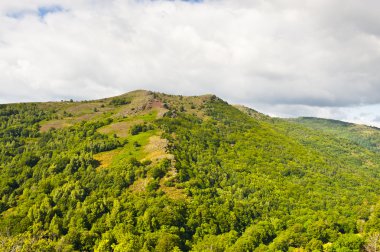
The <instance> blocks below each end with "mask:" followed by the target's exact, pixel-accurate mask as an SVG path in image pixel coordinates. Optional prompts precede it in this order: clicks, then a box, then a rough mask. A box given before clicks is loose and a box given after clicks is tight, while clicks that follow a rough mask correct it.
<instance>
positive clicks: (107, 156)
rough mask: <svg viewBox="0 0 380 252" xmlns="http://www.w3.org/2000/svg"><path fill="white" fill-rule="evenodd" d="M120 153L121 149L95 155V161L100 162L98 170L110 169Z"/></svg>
mask: <svg viewBox="0 0 380 252" xmlns="http://www.w3.org/2000/svg"><path fill="white" fill-rule="evenodd" d="M120 152H121V150H120V149H116V150H112V151H106V152H101V153H97V154H95V155H94V159H95V160H97V161H99V162H100V166H99V167H98V169H101V168H107V167H109V166H110V165H111V163H112V160H113V158H114V157H115V156H116V155H117V154H119V153H120Z"/></svg>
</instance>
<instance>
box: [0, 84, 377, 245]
mask: <svg viewBox="0 0 380 252" xmlns="http://www.w3.org/2000/svg"><path fill="white" fill-rule="evenodd" d="M379 140H380V137H379V130H378V129H376V128H370V127H365V126H358V125H351V124H350V125H346V124H344V123H340V122H336V121H334V122H332V121H327V120H323V119H314V118H309V119H307V118H300V119H296V120H285V119H279V118H271V117H269V116H266V115H263V114H261V113H259V112H257V111H255V110H253V109H250V108H246V107H242V106H231V105H229V104H228V103H227V102H225V101H223V100H221V99H220V98H218V97H216V96H214V95H204V96H175V95H167V94H162V93H157V92H150V91H144V90H138V91H134V92H130V93H127V94H124V95H121V96H116V97H111V98H105V99H100V100H94V101H81V102H74V101H62V102H47V103H23V104H4V105H1V106H0V146H1V148H0V177H1V179H0V199H1V201H0V214H1V215H0V246H1V249H2V250H3V251H361V250H364V249H365V250H366V251H375V250H376V246H378V243H379V237H380V236H379V232H380V220H379V218H378V216H379V215H380V204H379V203H378V202H379V194H378V192H379V190H380V176H379V174H380V157H379V142H380V141H379ZM374 249H375V250H374Z"/></svg>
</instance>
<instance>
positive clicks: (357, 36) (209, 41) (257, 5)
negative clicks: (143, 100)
mask: <svg viewBox="0 0 380 252" xmlns="http://www.w3.org/2000/svg"><path fill="white" fill-rule="evenodd" d="M54 6H59V7H61V9H58V10H59V11H55V12H51V13H46V15H44V16H43V17H42V16H41V15H39V8H51V7H54ZM378 9H380V2H379V1H376V0H369V1H366V2H363V1H356V0H348V1H345V2H344V4H343V3H342V2H341V1H338V0H330V1H327V0H322V1H321V0H310V1H295V0H269V1H263V0H256V1H253V0H249V1H248V0H209V1H207V0H206V1H204V2H202V3H197V4H196V3H188V2H183V1H147V0H146V1H144V0H142V1H141V0H140V1H138V0H129V1H125V0H114V1H105V0H95V1H94V0H79V1H69V0H56V1H51V0H36V1H27V0H20V1H4V2H3V3H0V72H1V73H2V74H0V102H11V101H20V100H22V101H29V100H46V99H49V100H60V99H64V98H67V97H73V98H76V99H80V98H82V99H91V98H99V97H104V96H110V95H115V94H118V93H122V92H127V91H130V90H134V89H140V88H145V89H152V90H158V91H162V92H168V93H181V94H185V95H186V94H202V93H215V94H217V95H218V96H220V97H222V98H224V99H227V100H228V101H231V102H236V103H245V104H250V105H252V106H253V107H258V108H260V107H262V108H265V109H264V110H265V112H269V113H272V114H278V115H282V114H284V113H283V111H282V110H283V109H287V108H289V109H293V110H294V111H291V112H288V113H287V114H291V115H295V116H296V115H301V114H302V113H304V112H306V110H305V109H302V108H310V109H309V111H311V115H320V114H321V115H324V114H327V112H326V111H329V112H328V113H331V117H336V118H342V117H343V116H341V114H340V112H339V111H343V112H342V113H343V114H344V113H348V111H350V109H351V108H354V109H355V108H357V111H361V110H363V108H364V109H365V108H367V107H365V106H364V105H366V106H371V105H372V106H375V104H379V103H380V72H379V71H378V69H379V67H380V57H379V56H380V49H379V48H380V19H379V18H378V14H377V10H378ZM271 108H272V109H271ZM280 108H282V109H280ZM281 111H282V112H281ZM313 111H314V113H313ZM317 111H325V112H323V113H317ZM344 111H346V112H344ZM358 113H359V112H358ZM371 113H372V112H371ZM376 113H377V112H376V111H374V112H373V114H372V117H371V118H375V117H376V116H378V114H376ZM359 114H360V113H359ZM308 115H309V114H308ZM369 118H370V117H368V118H367V119H368V123H371V120H372V119H369ZM348 119H350V118H348ZM350 120H351V119H350ZM352 120H353V119H352ZM366 122H367V121H366Z"/></svg>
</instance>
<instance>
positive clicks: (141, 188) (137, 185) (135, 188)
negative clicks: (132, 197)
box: [129, 178, 152, 193]
mask: <svg viewBox="0 0 380 252" xmlns="http://www.w3.org/2000/svg"><path fill="white" fill-rule="evenodd" d="M151 181H152V178H139V179H138V180H136V181H135V182H134V183H133V184H132V185H131V186H130V187H129V189H130V190H131V191H132V192H137V193H138V192H145V190H146V186H147V185H148V184H149V182H151Z"/></svg>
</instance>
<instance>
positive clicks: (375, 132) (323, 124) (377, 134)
mask: <svg viewBox="0 0 380 252" xmlns="http://www.w3.org/2000/svg"><path fill="white" fill-rule="evenodd" d="M290 120H291V121H296V122H298V123H301V124H303V125H304V126H306V127H308V128H311V129H315V130H322V131H325V132H327V133H330V134H332V135H334V136H336V137H341V138H345V139H348V140H351V141H353V142H355V143H357V144H359V145H361V146H363V147H365V148H368V149H370V150H373V151H377V152H380V129H379V128H376V127H370V126H366V125H358V124H353V123H347V122H342V121H337V120H331V119H322V118H313V117H301V118H297V119H290Z"/></svg>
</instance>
